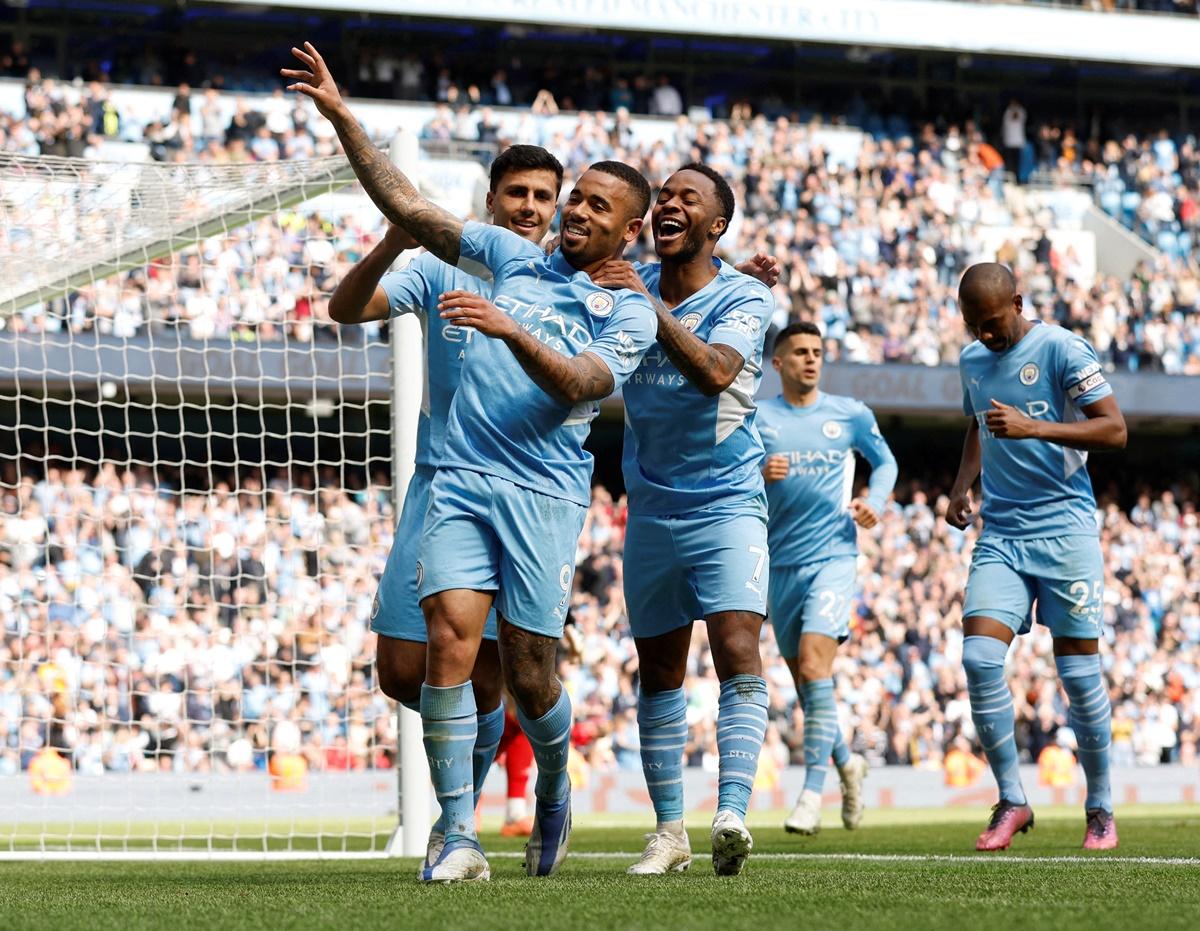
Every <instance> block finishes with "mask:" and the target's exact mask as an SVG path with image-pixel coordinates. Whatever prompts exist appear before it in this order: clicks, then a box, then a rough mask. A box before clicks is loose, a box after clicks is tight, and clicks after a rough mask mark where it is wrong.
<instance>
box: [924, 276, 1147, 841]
mask: <svg viewBox="0 0 1200 931" xmlns="http://www.w3.org/2000/svg"><path fill="white" fill-rule="evenodd" d="M958 303H959V308H960V309H961V310H962V315H963V321H964V322H965V323H966V325H967V329H968V330H969V331H970V333H971V335H972V336H974V337H975V339H976V342H973V343H971V345H969V346H967V348H966V349H964V350H963V352H962V355H961V357H960V358H959V363H958V365H959V372H960V375H961V377H962V386H963V413H965V414H966V415H967V416H969V417H971V418H972V420H971V423H970V426H969V427H968V429H967V438H966V441H965V443H964V445H963V452H962V461H961V462H960V464H959V467H958V477H957V478H956V479H955V482H954V487H953V489H952V491H951V493H950V503H949V507H948V509H947V513H946V520H948V521H949V522H950V523H951V524H952V525H953V526H955V527H958V528H960V529H963V528H965V527H966V526H967V524H969V523H970V522H971V520H972V517H973V512H972V501H971V486H972V485H974V484H975V479H976V477H977V476H979V474H980V472H981V471H982V473H983V506H982V509H981V511H982V516H983V531H982V534H981V535H980V538H979V540H978V542H977V543H976V544H975V551H974V554H973V555H972V558H971V572H970V577H969V579H968V581H967V593H966V604H965V606H964V608H963V633H964V635H965V637H964V640H963V667H964V669H965V670H966V674H967V687H968V692H969V695H970V699H971V717H972V720H973V721H974V722H975V730H976V731H977V732H978V734H979V740H980V742H981V743H982V744H983V749H984V752H985V753H986V754H987V759H988V763H989V764H990V765H991V768H992V773H993V774H994V775H995V777H996V782H997V784H998V785H999V788H1000V801H999V803H998V804H997V805H996V807H995V808H994V809H993V811H992V818H991V821H990V822H989V824H988V826H987V829H986V830H985V831H984V832H983V833H982V834H981V835H980V836H979V840H978V842H977V843H976V844H975V849H976V850H1003V849H1005V848H1006V847H1008V846H1009V844H1010V843H1011V841H1012V838H1013V835H1014V834H1016V833H1017V832H1018V831H1020V832H1025V831H1027V830H1029V829H1030V828H1032V827H1033V811H1032V809H1031V808H1030V807H1029V804H1028V802H1027V801H1026V798H1025V791H1024V789H1023V788H1022V787H1021V778H1020V773H1019V771H1018V769H1017V745H1016V742H1015V740H1014V739H1013V702H1012V694H1011V692H1010V691H1009V688H1008V684H1007V683H1006V682H1005V680H1004V659H1005V656H1006V655H1007V653H1008V647H1009V644H1010V643H1011V642H1012V639H1013V637H1014V636H1015V635H1017V634H1023V633H1026V632H1027V631H1028V630H1029V629H1030V627H1031V624H1032V614H1031V609H1032V607H1033V605H1034V604H1035V603H1036V604H1037V618H1038V621H1039V622H1040V623H1042V624H1045V625H1046V626H1047V627H1049V628H1050V632H1051V634H1052V635H1053V637H1054V662H1055V665H1056V666H1057V667H1058V674H1059V678H1060V679H1061V680H1062V685H1063V690H1064V691H1065V692H1066V693H1067V699H1068V720H1069V722H1070V724H1071V728H1072V730H1073V731H1074V732H1075V739H1076V741H1077V744H1078V749H1079V761H1080V763H1081V764H1082V765H1083V771H1084V775H1085V776H1086V778H1087V800H1086V802H1085V808H1086V816H1087V828H1086V831H1085V833H1084V841H1083V846H1084V848H1085V849H1087V850H1107V849H1111V848H1113V847H1116V846H1117V826H1116V822H1115V821H1114V819H1113V811H1112V794H1111V791H1110V788H1109V776H1108V767H1109V746H1110V744H1111V738H1112V728H1111V725H1110V715H1111V708H1110V705H1109V700H1108V692H1107V691H1106V689H1105V686H1104V677H1103V675H1102V674H1101V671H1100V656H1099V637H1100V624H1101V606H1102V596H1103V590H1104V563H1103V560H1102V558H1101V553H1100V541H1099V536H1098V533H1097V527H1096V519H1095V511H1096V502H1095V498H1094V497H1093V495H1092V483H1091V480H1090V479H1089V477H1088V473H1087V468H1086V465H1085V463H1086V461H1087V455H1086V453H1085V452H1084V450H1089V449H1121V448H1123V447H1124V446H1125V419H1124V417H1122V415H1121V411H1120V409H1119V408H1118V406H1117V402H1116V399H1115V398H1114V397H1113V393H1112V388H1110V387H1109V385H1108V382H1107V381H1105V379H1104V375H1103V373H1102V372H1101V370H1100V364H1099V362H1098V361H1097V359H1096V353H1095V350H1093V349H1092V347H1091V346H1090V345H1089V344H1088V343H1087V341H1086V340H1084V339H1083V338H1082V337H1079V336H1076V335H1075V334H1073V333H1071V332H1070V331H1069V330H1064V329H1061V328H1060V327H1057V326H1050V325H1047V324H1043V323H1040V322H1039V321H1036V320H1027V319H1025V317H1023V316H1022V315H1021V296H1020V295H1019V294H1018V293H1017V290H1016V281H1015V279H1014V278H1013V275H1012V272H1010V271H1009V270H1008V269H1007V268H1005V267H1004V266H1003V265H998V264H995V263H992V262H987V263H983V264H980V265H973V266H971V267H970V268H968V269H967V271H966V273H965V274H964V275H963V278H962V282H961V283H960V284H959V290H958Z"/></svg>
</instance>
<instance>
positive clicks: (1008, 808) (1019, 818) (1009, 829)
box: [975, 799, 1091, 850]
mask: <svg viewBox="0 0 1200 931" xmlns="http://www.w3.org/2000/svg"><path fill="white" fill-rule="evenodd" d="M1088 824H1089V826H1090V825H1091V821H1089V822H1088ZM1032 827H1033V809H1032V808H1030V807H1029V806H1028V805H1016V804H1013V803H1012V802H1006V801H1005V800H1004V799H1001V800H1000V801H999V802H998V803H997V804H996V805H995V806H994V807H993V808H992V820H991V821H989V822H988V826H987V830H986V831H984V832H983V833H982V834H980V835H979V840H977V841H975V849H976V850H1007V849H1008V845H1009V844H1011V843H1012V839H1013V835H1014V834H1017V833H1021V834H1024V833H1025V832H1026V831H1028V830H1029V829H1030V828H1032ZM1089 829H1090V828H1089Z"/></svg>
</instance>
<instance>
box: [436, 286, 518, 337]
mask: <svg viewBox="0 0 1200 931" xmlns="http://www.w3.org/2000/svg"><path fill="white" fill-rule="evenodd" d="M438 311H439V312H440V314H441V317H442V319H443V320H445V321H446V322H447V323H452V324H454V325H455V326H465V327H470V328H471V329H473V330H478V331H479V332H480V333H482V334H483V335H484V336H494V337H496V338H497V339H504V337H506V336H509V335H511V333H512V332H513V330H514V328H515V327H516V324H515V323H514V322H513V319H512V317H510V316H509V315H508V314H506V313H505V312H504V311H502V310H501V309H500V308H499V307H497V306H496V305H495V304H493V303H492V302H491V301H489V300H488V299H487V298H484V297H480V296H479V295H478V294H472V293H471V292H470V291H447V292H446V293H445V294H443V295H441V296H440V297H439V298H438Z"/></svg>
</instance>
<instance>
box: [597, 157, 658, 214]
mask: <svg viewBox="0 0 1200 931" xmlns="http://www.w3.org/2000/svg"><path fill="white" fill-rule="evenodd" d="M588 171H602V172H604V173H605V174H606V175H612V176H613V177H614V178H620V179H621V180H622V181H624V182H625V183H626V184H628V185H629V187H630V189H631V190H632V191H633V193H634V195H636V197H637V201H636V203H635V204H634V206H635V207H637V215H638V216H639V217H644V216H645V215H646V211H647V210H649V209H650V182H649V181H647V180H646V179H645V178H644V177H642V173H641V172H640V171H638V170H637V169H636V168H634V167H632V166H631V165H626V164H625V163H624V162H596V164H594V165H589V166H588Z"/></svg>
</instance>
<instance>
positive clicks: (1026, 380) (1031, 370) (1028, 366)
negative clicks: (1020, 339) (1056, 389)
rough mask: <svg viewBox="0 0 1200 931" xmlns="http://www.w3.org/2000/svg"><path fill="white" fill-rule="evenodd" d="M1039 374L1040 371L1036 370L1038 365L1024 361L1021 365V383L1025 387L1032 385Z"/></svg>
mask: <svg viewBox="0 0 1200 931" xmlns="http://www.w3.org/2000/svg"><path fill="white" fill-rule="evenodd" d="M1040 374H1041V372H1040V371H1038V367H1037V366H1036V365H1035V364H1034V363H1032V362H1026V363H1025V364H1024V365H1023V366H1021V384H1022V385H1025V386H1026V387H1028V386H1029V385H1032V384H1033V383H1034V382H1036V381H1037V380H1038V376H1039V375H1040Z"/></svg>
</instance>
